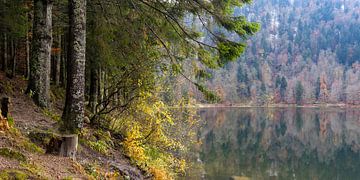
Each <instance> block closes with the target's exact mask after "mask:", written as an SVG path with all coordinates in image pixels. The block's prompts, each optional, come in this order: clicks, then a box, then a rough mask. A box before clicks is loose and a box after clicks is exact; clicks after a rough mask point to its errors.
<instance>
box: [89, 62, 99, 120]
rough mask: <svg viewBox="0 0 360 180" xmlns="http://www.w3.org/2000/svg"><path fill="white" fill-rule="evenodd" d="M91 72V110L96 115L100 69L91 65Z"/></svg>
mask: <svg viewBox="0 0 360 180" xmlns="http://www.w3.org/2000/svg"><path fill="white" fill-rule="evenodd" d="M91 66H92V67H91V70H90V71H91V72H90V91H89V96H90V97H89V108H90V110H91V112H92V113H96V105H97V100H98V98H97V97H98V82H99V75H98V69H97V67H96V66H95V65H94V64H91Z"/></svg>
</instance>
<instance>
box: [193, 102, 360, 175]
mask: <svg viewBox="0 0 360 180" xmlns="http://www.w3.org/2000/svg"><path fill="white" fill-rule="evenodd" d="M199 114H200V117H201V119H202V120H203V121H204V122H205V124H204V126H203V127H202V128H201V129H200V130H199V132H198V138H199V140H201V142H202V144H201V145H199V147H197V148H196V150H194V154H195V156H196V158H194V164H195V165H194V167H193V168H192V170H190V172H189V173H188V174H189V177H187V178H186V179H216V180H218V179H219V180H221V179H239V180H247V179H260V180H262V179H279V180H283V179H284V180H288V179H298V180H302V179H304V180H308V179H314V180H329V179H339V180H352V179H354V180H358V179H360V109H340V108H324V109H320V108H209V109H201V110H199Z"/></svg>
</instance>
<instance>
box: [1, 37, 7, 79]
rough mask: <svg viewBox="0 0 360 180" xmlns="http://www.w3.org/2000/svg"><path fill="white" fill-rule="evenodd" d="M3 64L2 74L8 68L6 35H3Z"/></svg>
mask: <svg viewBox="0 0 360 180" xmlns="http://www.w3.org/2000/svg"><path fill="white" fill-rule="evenodd" d="M3 55H4V64H3V67H2V70H3V71H4V72H6V71H7V67H8V48H7V34H6V33H4V54H3Z"/></svg>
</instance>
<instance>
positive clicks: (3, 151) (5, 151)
mask: <svg viewBox="0 0 360 180" xmlns="http://www.w3.org/2000/svg"><path fill="white" fill-rule="evenodd" d="M0 156H3V157H6V158H10V159H16V160H18V161H21V162H26V156H25V155H24V154H22V153H21V152H18V151H15V150H12V149H9V148H0Z"/></svg>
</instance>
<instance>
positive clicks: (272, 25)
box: [194, 0, 360, 105]
mask: <svg viewBox="0 0 360 180" xmlns="http://www.w3.org/2000/svg"><path fill="white" fill-rule="evenodd" d="M359 12H360V1H358V0H351V1H350V0H271V1H267V0H256V1H254V2H253V4H252V5H251V6H247V7H244V8H241V9H237V10H236V12H235V13H244V14H246V16H247V17H248V19H250V20H252V21H257V22H260V24H261V31H260V32H259V33H257V34H256V35H255V36H254V37H253V38H252V39H251V40H250V42H249V48H248V49H247V51H246V53H245V54H244V55H242V56H241V58H239V61H237V62H234V63H230V64H228V65H227V66H226V67H225V69H223V70H221V71H212V73H213V75H214V76H213V77H212V79H211V83H209V86H210V87H212V89H213V90H215V91H217V92H218V94H219V96H220V97H222V99H223V101H222V102H223V103H226V102H227V103H240V104H249V103H250V104H264V103H298V104H312V103H347V104H357V105H358V104H360V99H359V97H360V96H359V95H360V94H359V93H360V28H359V26H360V19H359ZM194 92H195V91H194ZM194 94H195V96H196V97H199V96H198V95H196V92H195V93H194Z"/></svg>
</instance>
